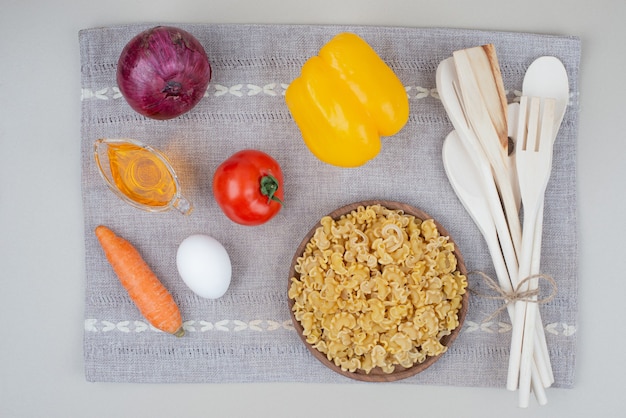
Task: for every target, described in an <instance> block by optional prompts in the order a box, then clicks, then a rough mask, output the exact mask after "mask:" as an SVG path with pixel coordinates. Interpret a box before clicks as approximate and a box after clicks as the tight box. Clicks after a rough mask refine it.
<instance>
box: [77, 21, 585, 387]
mask: <svg viewBox="0 0 626 418" xmlns="http://www.w3.org/2000/svg"><path fill="white" fill-rule="evenodd" d="M151 26H155V25H146V24H140V25H129V26H115V27H107V28H92V29H85V30H82V31H81V32H80V34H79V41H80V52H81V76H82V79H81V87H82V95H81V100H82V139H81V148H82V176H83V177H82V193H83V203H84V216H85V231H86V232H85V234H86V236H85V247H86V296H85V332H84V360H85V374H86V378H87V380H89V381H109V382H288V381H293V382H337V383H339V382H355V381H353V380H352V379H348V378H346V377H343V376H341V375H339V374H336V373H334V372H333V371H331V370H329V369H327V368H326V367H325V366H323V365H322V364H321V363H319V362H318V361H317V360H315V359H314V358H313V356H312V355H311V354H310V353H309V352H308V351H307V349H306V348H305V347H304V345H303V344H302V342H301V341H300V339H299V338H298V336H297V335H296V333H295V331H294V329H293V327H292V326H291V323H290V316H289V311H288V308H287V294H286V293H287V286H288V279H289V278H288V270H289V265H290V262H291V259H292V256H293V252H294V251H295V249H296V247H297V246H298V244H299V243H300V241H301V240H302V238H303V237H304V235H305V234H306V233H307V232H308V231H309V229H310V228H311V227H312V226H313V225H314V224H315V223H317V221H318V220H319V219H320V218H321V217H322V216H323V215H325V214H327V213H329V212H331V211H333V210H334V209H336V208H338V207H340V206H343V205H345V204H348V203H352V202H355V201H361V200H369V199H387V200H395V201H401V202H405V203H409V204H411V205H414V206H417V207H419V208H421V209H422V210H423V211H425V212H427V213H429V214H430V215H431V216H433V217H434V218H436V219H437V220H438V221H439V222H441V224H442V225H444V226H445V227H446V229H447V230H448V231H449V232H450V234H451V235H452V237H453V238H454V239H455V241H456V242H457V244H458V245H459V247H460V250H461V252H462V253H463V255H464V258H465V261H466V264H467V268H468V270H480V271H483V272H485V273H487V274H489V275H491V276H492V277H495V272H494V270H493V267H492V264H491V260H490V257H489V254H488V251H487V247H486V245H485V243H484V241H483V239H482V237H481V235H480V233H479V231H478V229H477V228H476V226H475V225H474V224H473V223H472V220H471V219H470V217H469V215H468V214H467V213H466V212H465V210H464V209H463V207H462V206H461V203H460V202H459V201H458V199H457V197H456V195H455V194H454V192H453V190H452V188H451V187H450V184H449V182H448V179H447V177H446V175H445V173H444V169H443V165H442V161H441V147H442V141H443V139H444V138H445V137H446V135H447V134H448V133H449V132H450V131H451V129H452V125H451V124H450V122H449V120H448V118H447V115H446V113H445V111H444V109H443V107H442V105H441V102H440V101H439V99H438V97H437V92H436V89H435V71H436V68H437V66H438V64H439V62H441V61H442V60H443V59H445V58H447V57H449V56H450V55H451V54H452V52H453V51H455V50H458V49H463V48H468V47H472V46H478V45H482V44H487V43H493V44H494V45H495V47H496V51H497V54H498V58H499V61H500V65H501V67H502V74H503V78H504V83H505V87H506V89H507V90H508V92H509V100H510V101H514V100H515V98H516V96H519V90H521V83H522V79H523V76H524V72H525V71H526V69H527V67H528V66H529V65H530V63H531V62H532V61H533V60H534V59H536V58H537V57H539V56H542V55H554V56H556V57H558V58H559V59H561V60H562V61H563V63H564V64H565V66H566V68H567V72H568V75H569V80H570V89H571V92H572V98H573V100H572V101H571V102H570V105H569V107H568V110H567V113H566V115H565V119H564V123H563V126H562V128H561V131H560V133H559V136H558V138H557V141H556V145H555V151H554V172H553V175H552V178H551V181H550V184H549V186H548V191H547V202H546V206H545V231H544V240H543V245H544V247H543V255H542V262H543V265H542V271H543V272H544V273H546V274H550V275H552V276H553V277H554V278H555V280H556V281H557V283H558V287H559V288H558V295H557V296H556V298H555V299H554V300H552V301H551V302H550V303H548V304H546V305H543V306H541V308H540V309H541V313H542V317H543V320H544V325H545V330H546V335H547V340H548V345H549V348H550V355H551V359H552V364H553V368H554V375H555V379H556V382H555V386H556V387H571V386H572V385H573V382H574V366H575V342H576V319H577V318H576V314H577V235H576V225H577V223H576V184H575V179H576V141H577V125H578V103H577V97H578V96H577V95H578V67H579V59H580V41H579V39H577V38H575V37H565V36H547V35H537V34H527V33H505V32H486V31H473V30H456V29H419V28H403V27H361V26H304V25H302V26H300V25H283V26H270V25H204V24H193V25H190V24H179V25H176V26H179V27H181V28H183V29H186V30H188V31H189V32H191V33H192V34H193V35H194V36H195V37H197V38H198V39H199V41H200V42H201V43H202V44H203V45H204V47H205V49H206V51H207V54H208V56H209V59H210V61H211V63H212V67H213V78H212V80H211V84H210V85H209V88H208V92H207V94H206V95H205V97H204V98H203V99H202V100H201V102H200V103H199V104H198V106H197V107H195V108H194V109H193V110H192V111H190V112H189V113H187V114H185V115H183V116H181V117H179V118H176V119H172V120H168V121H156V120H151V119H147V118H144V117H142V116H140V115H139V114H138V113H136V112H134V111H133V110H132V109H131V108H130V107H129V106H128V104H127V103H126V101H125V100H124V98H123V97H121V95H120V93H119V90H118V89H117V86H116V77H115V76H116V65H117V59H118V57H119V54H120V52H121V50H122V48H123V47H124V45H125V44H126V43H127V42H128V41H129V40H130V39H131V38H132V37H133V36H134V35H136V34H137V33H139V32H140V31H142V30H144V29H147V28H149V27H151ZM342 31H352V32H355V33H357V34H359V35H361V36H362V37H363V38H364V39H365V40H366V41H367V42H368V43H370V45H371V46H372V47H373V48H374V49H375V50H376V51H377V52H378V53H379V55H380V56H381V57H382V58H383V59H384V60H385V61H386V62H387V63H388V64H389V65H390V66H391V67H392V68H393V69H394V71H395V72H396V73H397V75H398V76H399V78H400V79H401V80H402V82H403V83H404V85H405V86H406V89H407V94H408V95H409V102H410V106H411V112H410V118H409V121H408V123H407V125H406V126H405V127H404V129H403V130H402V131H401V132H400V133H398V134H397V135H395V136H394V137H389V138H384V139H383V147H382V151H381V153H380V154H379V155H378V156H377V157H376V158H375V159H374V160H372V161H371V162H369V163H368V164H366V165H364V166H362V167H359V168H354V169H345V168H337V167H333V166H330V165H327V164H325V163H323V162H321V161H319V160H318V159H316V158H315V157H314V156H313V155H312V154H311V153H310V152H309V151H308V149H307V148H306V146H305V145H304V143H303V141H302V139H301V136H300V133H299V130H298V128H297V126H296V125H295V123H294V122H293V120H292V118H291V116H290V114H289V111H288V109H287V107H286V105H285V101H284V92H285V88H286V87H287V85H288V84H289V83H290V81H291V80H293V79H294V78H295V77H297V76H298V74H299V72H300V68H301V66H302V65H303V64H304V62H305V60H306V59H307V58H309V57H310V56H312V55H315V54H316V53H317V52H318V50H319V48H320V47H321V46H322V45H323V44H324V43H326V42H328V41H329V40H330V39H331V38H332V37H333V36H334V35H335V34H337V33H339V32H342ZM102 137H104V138H124V137H130V138H135V139H137V140H140V141H143V142H145V143H147V144H149V145H151V146H153V147H155V148H157V149H160V150H161V151H163V152H165V153H166V154H167V155H168V156H169V157H170V159H171V161H172V164H173V166H174V168H175V170H176V171H177V173H178V174H179V176H180V178H181V182H182V188H183V192H184V194H185V195H186V196H187V197H188V198H189V199H190V200H191V201H192V203H193V204H194V206H195V210H194V212H193V213H192V214H191V215H190V216H188V217H186V216H183V215H181V214H179V213H177V212H175V211H172V212H167V213H161V214H154V213H147V212H143V211H141V210H138V209H135V208H133V207H131V206H129V205H127V204H125V203H123V202H122V201H121V200H120V199H118V198H117V197H116V196H115V195H114V194H113V193H112V192H111V191H109V190H108V189H107V187H106V186H105V184H104V182H103V181H102V179H101V178H100V177H99V174H98V172H97V169H96V165H95V163H94V160H93V156H92V147H93V142H94V141H95V140H96V139H98V138H102ZM245 148H254V149H259V150H262V151H264V152H266V153H268V154H270V155H272V156H273V157H274V158H275V159H276V160H277V161H278V162H279V163H280V164H281V166H282V168H283V171H284V174H285V184H284V187H285V207H284V209H283V210H281V212H280V213H279V214H278V215H277V216H276V217H275V218H274V219H273V220H271V221H270V222H268V223H267V224H264V225H261V226H257V227H245V226H240V225H237V224H234V223H233V222H231V221H230V220H228V219H227V218H226V217H225V216H224V215H223V214H222V213H221V211H220V209H219V208H218V206H217V204H216V203H215V200H214V198H213V195H212V189H211V183H212V175H213V173H214V171H215V169H216V168H217V166H218V165H219V164H220V163H221V162H222V161H223V160H225V159H226V158H228V157H229V156H230V155H232V154H233V153H234V152H236V151H238V150H241V149H245ZM99 224H104V225H107V226H109V227H110V228H111V229H113V230H114V231H115V232H117V233H118V234H120V235H121V236H123V237H125V238H126V239H128V240H129V241H130V242H131V243H133V244H134V245H135V246H136V247H137V248H138V249H139V251H140V252H141V253H142V255H143V256H144V258H145V260H146V261H147V262H148V264H149V265H150V266H151V267H152V268H153V270H154V271H155V273H156V274H157V275H158V276H159V277H160V278H161V280H162V282H163V283H164V284H165V286H166V287H167V288H168V289H170V291H171V292H172V294H173V296H174V298H175V299H176V301H177V302H178V304H179V305H180V308H181V311H182V315H183V317H184V320H185V328H186V330H187V333H186V335H185V336H184V337H183V338H176V337H174V336H171V335H168V334H165V333H162V332H159V331H156V330H155V329H153V328H151V327H150V326H148V325H147V322H146V321H145V320H144V319H143V318H142V317H141V315H140V314H139V312H138V311H137V309H136V308H135V306H134V305H133V304H132V302H131V301H130V300H129V298H128V296H127V294H126V292H125V291H124V289H123V288H122V287H121V285H120V284H119V282H118V280H117V279H116V277H115V275H114V273H113V272H112V270H111V268H110V266H109V265H108V264H107V262H106V260H105V257H104V255H103V253H102V250H101V249H100V247H99V245H98V243H97V240H96V238H95V235H94V233H93V230H94V228H95V227H96V226H97V225H99ZM196 233H203V234H208V235H211V236H213V237H215V238H216V239H217V240H219V241H220V242H221V243H223V245H224V246H225V247H226V249H227V251H228V252H229V254H230V257H231V260H232V263H233V279H232V283H231V286H230V288H229V290H228V292H227V293H226V294H225V295H224V296H223V297H222V298H220V299H218V300H207V299H202V298H199V297H197V296H196V295H195V294H194V293H192V292H191V291H190V290H189V289H188V288H187V287H186V285H185V284H184V283H183V281H182V280H181V279H180V277H179V276H178V273H177V269H176V264H175V255H176V250H177V248H178V245H179V244H180V242H181V241H182V240H183V239H184V238H186V237H187V236H189V235H191V234H196ZM481 280H482V279H481V278H480V277H474V276H471V277H470V286H471V287H473V288H478V289H480V288H484V286H482V285H481ZM499 306H500V303H499V302H498V301H493V300H488V299H485V298H480V297H472V298H471V301H470V306H469V312H468V315H467V318H466V321H465V324H464V327H463V329H462V332H461V333H460V335H459V337H458V338H457V339H456V341H455V342H454V344H453V345H452V346H451V347H450V349H449V350H448V352H447V353H446V354H445V355H444V356H443V357H442V358H441V359H440V360H439V361H438V362H437V363H435V364H434V365H433V366H431V367H430V368H429V369H427V370H426V371H424V372H423V373H420V374H418V375H416V376H414V377H411V378H408V379H406V380H403V381H402V382H403V383H415V384H432V385H459V386H493V387H504V385H505V381H506V370H507V361H508V357H509V344H510V339H511V325H510V321H509V319H508V317H507V316H506V314H505V313H503V314H501V315H499V316H497V317H496V318H495V319H493V320H491V321H489V322H484V319H485V318H487V317H488V316H489V315H490V314H491V313H493V312H494V311H495V310H497V309H498V307H499Z"/></svg>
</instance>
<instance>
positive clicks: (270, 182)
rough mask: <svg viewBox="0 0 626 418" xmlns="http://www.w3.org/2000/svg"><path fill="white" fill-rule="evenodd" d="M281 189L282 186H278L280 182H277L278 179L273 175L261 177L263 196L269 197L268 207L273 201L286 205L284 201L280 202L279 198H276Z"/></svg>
mask: <svg viewBox="0 0 626 418" xmlns="http://www.w3.org/2000/svg"><path fill="white" fill-rule="evenodd" d="M279 187H280V185H279V184H278V180H276V177H274V176H272V175H271V174H266V175H264V176H263V177H261V194H262V195H263V196H267V204H268V205H269V204H270V202H271V201H272V200H273V201H274V202H278V203H280V204H281V205H284V204H283V201H282V200H280V199H279V198H278V197H277V196H274V193H276V192H277V191H278V188H279Z"/></svg>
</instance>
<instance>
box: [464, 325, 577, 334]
mask: <svg viewBox="0 0 626 418" xmlns="http://www.w3.org/2000/svg"><path fill="white" fill-rule="evenodd" d="M463 327H464V328H465V332H486V333H489V334H494V333H499V334H504V333H507V332H511V329H512V326H511V324H509V323H506V322H494V321H491V322H474V321H465V323H464V324H463ZM544 328H545V330H546V332H548V333H550V334H552V335H562V336H564V337H570V336H572V335H574V334H575V333H576V326H575V325H568V324H566V323H563V322H553V323H551V324H546V325H545V327H544Z"/></svg>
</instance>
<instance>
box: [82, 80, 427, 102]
mask: <svg viewBox="0 0 626 418" xmlns="http://www.w3.org/2000/svg"><path fill="white" fill-rule="evenodd" d="M287 87H289V84H287V83H268V84H265V85H262V86H257V85H256V84H243V83H242V84H235V85H232V86H224V85H222V84H213V83H211V84H209V87H208V88H207V91H206V93H204V97H208V96H215V97H220V96H235V97H244V96H271V97H276V96H284V95H285V91H287ZM404 89H405V90H406V93H407V96H408V97H409V99H418V100H419V99H425V98H427V97H428V96H432V97H434V98H435V99H439V96H438V94H437V89H436V88H427V87H422V86H405V87H404ZM122 97H123V96H122V93H121V92H120V89H119V88H118V87H115V86H114V87H103V88H99V89H88V88H82V89H81V97H80V99H81V101H84V100H90V99H96V100H111V99H120V98H122Z"/></svg>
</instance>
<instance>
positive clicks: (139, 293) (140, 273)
mask: <svg viewBox="0 0 626 418" xmlns="http://www.w3.org/2000/svg"><path fill="white" fill-rule="evenodd" d="M95 232H96V236H97V237H98V241H100V245H101V246H102V249H103V250H104V254H105V255H106V258H107V260H109V263H110V264H111V267H113V271H115V274H116V275H117V277H118V279H120V282H121V283H122V285H123V286H124V288H125V289H126V290H127V291H128V295H129V296H130V298H131V299H132V300H133V302H135V305H136V306H137V308H138V309H139V311H140V312H141V314H142V315H143V316H144V318H146V319H147V320H148V322H150V323H151V324H152V325H153V326H154V327H155V328H158V329H160V330H161V331H165V332H168V333H170V334H174V335H175V336H177V337H182V336H183V335H184V334H185V331H184V329H183V320H182V317H181V315H180V310H179V309H178V306H177V305H176V302H175V301H174V298H173V297H172V295H171V294H170V292H168V291H167V289H166V288H165V287H164V286H163V284H162V283H161V282H160V281H159V279H158V278H157V277H156V275H155V274H154V273H153V272H152V270H151V269H150V267H149V266H148V264H146V262H145V261H144V260H143V258H142V257H141V254H139V252H138V251H137V249H136V248H135V247H133V245H132V244H131V243H130V242H128V241H126V240H125V239H124V238H122V237H120V236H117V235H115V233H114V232H113V231H111V230H110V229H109V228H107V227H106V226H103V225H100V226H98V227H96V230H95Z"/></svg>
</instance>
